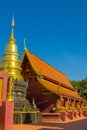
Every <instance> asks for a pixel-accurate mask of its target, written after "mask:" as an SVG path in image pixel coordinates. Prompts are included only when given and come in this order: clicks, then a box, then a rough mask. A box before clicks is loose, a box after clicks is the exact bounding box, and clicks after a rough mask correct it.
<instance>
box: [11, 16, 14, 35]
mask: <svg viewBox="0 0 87 130" xmlns="http://www.w3.org/2000/svg"><path fill="white" fill-rule="evenodd" d="M11 26H12V33H11V34H12V35H14V15H13V18H12V24H11Z"/></svg>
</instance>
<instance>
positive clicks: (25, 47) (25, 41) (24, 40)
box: [24, 38, 27, 50]
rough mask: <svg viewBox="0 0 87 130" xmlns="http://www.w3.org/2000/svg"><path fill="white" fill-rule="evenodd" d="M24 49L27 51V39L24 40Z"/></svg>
mask: <svg viewBox="0 0 87 130" xmlns="http://www.w3.org/2000/svg"><path fill="white" fill-rule="evenodd" d="M24 49H25V50H26V49H27V48H26V38H24Z"/></svg>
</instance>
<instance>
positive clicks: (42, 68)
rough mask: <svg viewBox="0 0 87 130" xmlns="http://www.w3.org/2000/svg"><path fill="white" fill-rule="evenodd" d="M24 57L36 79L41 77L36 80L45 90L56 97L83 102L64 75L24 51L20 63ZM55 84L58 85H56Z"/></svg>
mask: <svg viewBox="0 0 87 130" xmlns="http://www.w3.org/2000/svg"><path fill="white" fill-rule="evenodd" d="M25 55H27V58H28V60H29V62H30V64H31V66H32V68H33V69H34V71H35V72H36V73H37V75H38V77H40V75H42V76H43V78H41V79H40V78H38V80H39V82H40V83H41V84H42V85H43V86H44V87H45V88H47V89H48V90H49V91H51V92H53V93H55V94H57V95H62V96H65V97H70V98H74V99H77V100H78V99H79V100H83V98H81V97H80V95H79V94H78V93H77V92H76V91H75V89H74V88H73V86H72V85H71V83H70V82H69V80H68V78H67V76H66V75H65V74H63V73H61V72H60V71H58V70H56V69H55V68H53V67H52V66H50V65H49V64H47V63H46V62H44V61H43V60H41V59H40V58H38V57H37V56H35V55H34V54H32V53H31V52H29V51H28V50H25V52H24V55H23V57H22V62H23V58H24V56H25ZM22 62H21V65H22ZM44 77H47V78H48V79H51V81H50V80H48V79H45V78H44ZM52 80H53V81H56V83H55V82H52ZM57 82H58V83H60V84H59V85H58V84H57Z"/></svg>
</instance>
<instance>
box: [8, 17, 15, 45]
mask: <svg viewBox="0 0 87 130" xmlns="http://www.w3.org/2000/svg"><path fill="white" fill-rule="evenodd" d="M11 28H12V30H11V36H10V38H9V43H12V42H13V43H15V42H16V40H15V38H14V15H13V18H12V24H11Z"/></svg>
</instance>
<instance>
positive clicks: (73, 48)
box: [0, 0, 87, 80]
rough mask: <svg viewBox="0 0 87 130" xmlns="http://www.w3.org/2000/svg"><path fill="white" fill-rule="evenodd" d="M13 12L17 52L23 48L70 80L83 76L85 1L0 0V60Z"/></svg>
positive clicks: (86, 38)
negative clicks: (25, 46)
mask: <svg viewBox="0 0 87 130" xmlns="http://www.w3.org/2000/svg"><path fill="white" fill-rule="evenodd" d="M13 12H14V17H15V38H16V43H17V45H18V53H19V54H20V57H21V55H22V54H23V50H24V43H23V41H24V38H25V37H26V45H27V48H28V49H29V50H30V51H31V52H32V53H34V54H35V55H37V56H38V57H40V58H42V59H43V60H44V61H46V62H47V63H49V64H51V65H52V66H54V67H55V68H56V69H58V70H60V71H61V72H63V73H65V74H66V75H67V76H68V78H69V79H71V80H81V79H84V78H85V77H87V1H86V0H1V1H0V47H1V49H0V59H1V58H2V54H3V53H4V51H5V46H6V44H7V43H8V39H9V37H10V33H11V20H12V14H13Z"/></svg>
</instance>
